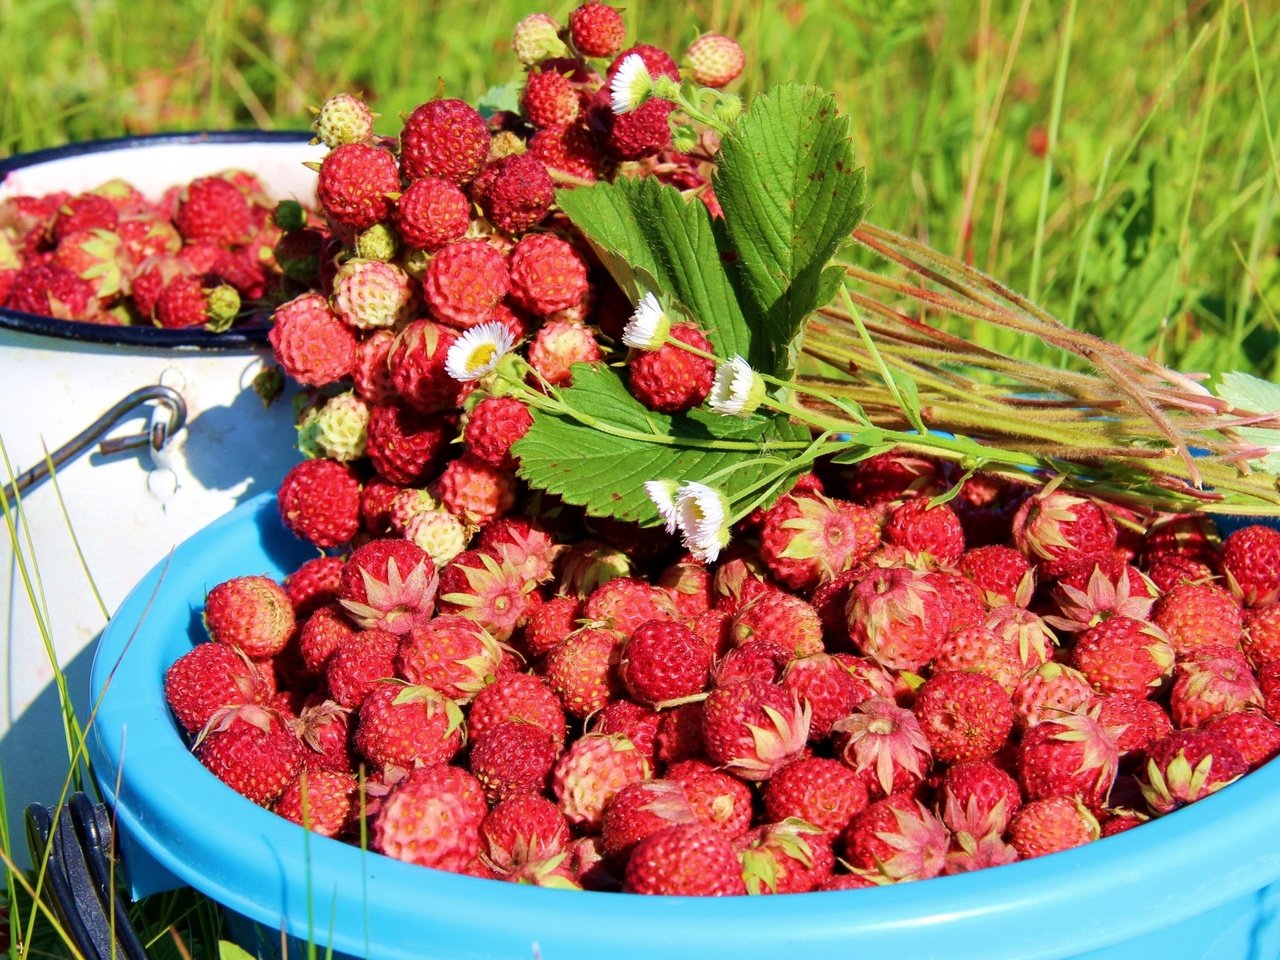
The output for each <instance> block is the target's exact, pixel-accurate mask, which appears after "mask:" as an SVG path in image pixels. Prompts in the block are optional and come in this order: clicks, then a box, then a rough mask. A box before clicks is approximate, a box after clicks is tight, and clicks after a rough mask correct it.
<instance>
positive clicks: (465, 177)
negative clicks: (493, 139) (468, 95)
mask: <svg viewBox="0 0 1280 960" xmlns="http://www.w3.org/2000/svg"><path fill="white" fill-rule="evenodd" d="M489 140H490V138H489V128H488V126H487V125H486V124H485V122H484V117H482V116H481V115H480V113H479V112H478V111H477V110H476V109H475V108H474V107H472V106H471V105H470V104H467V103H465V102H463V101H462V100H431V101H429V102H427V103H424V104H422V105H420V106H418V107H417V108H416V109H415V110H414V111H413V113H411V114H409V116H408V117H407V118H406V119H405V122H404V127H403V128H402V129H401V131H400V169H401V171H402V172H403V174H404V176H405V179H406V180H421V179H422V178H424V177H439V178H441V179H443V180H448V181H449V182H450V183H455V184H457V185H459V186H461V185H462V184H465V183H469V182H470V181H471V179H472V178H473V177H474V176H475V175H476V174H477V173H479V172H480V168H481V167H483V166H484V162H485V159H486V158H487V157H488V156H489Z"/></svg>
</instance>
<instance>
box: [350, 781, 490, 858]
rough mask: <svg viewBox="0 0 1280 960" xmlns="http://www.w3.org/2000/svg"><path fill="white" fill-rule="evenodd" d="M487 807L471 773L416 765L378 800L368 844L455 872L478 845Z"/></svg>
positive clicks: (393, 855)
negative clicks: (371, 834)
mask: <svg viewBox="0 0 1280 960" xmlns="http://www.w3.org/2000/svg"><path fill="white" fill-rule="evenodd" d="M487 812H488V807H487V805H486V804H485V802H484V791H483V790H482V789H481V787H480V783H479V782H478V781H477V780H476V778H475V777H473V776H472V775H471V774H469V773H467V771H465V770H461V769H459V768H457V767H450V766H444V765H443V764H442V765H440V766H435V767H421V768H419V769H417V770H415V771H413V773H412V774H410V775H409V778H408V779H407V780H405V781H403V782H402V783H401V784H400V785H399V786H397V787H396V788H395V789H394V790H393V791H392V792H391V794H390V795H389V796H388V797H387V799H386V800H385V801H384V802H383V804H382V807H381V809H380V810H379V811H378V815H377V817H376V818H375V820H374V823H373V848H374V849H375V850H377V851H379V852H381V853H385V854H386V855H387V856H389V857H395V858H396V859H398V860H406V861H408V862H410V863H417V864H420V865H421V866H424V867H435V868H436V869H437V870H450V871H453V872H455V873H458V872H461V871H462V870H463V869H464V868H465V867H466V865H467V863H468V862H469V861H471V860H472V859H473V858H474V857H475V855H476V854H477V853H478V852H479V850H480V823H481V821H483V820H484V817H485V814H486V813H487Z"/></svg>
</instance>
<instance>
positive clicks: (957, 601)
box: [924, 570, 987, 630]
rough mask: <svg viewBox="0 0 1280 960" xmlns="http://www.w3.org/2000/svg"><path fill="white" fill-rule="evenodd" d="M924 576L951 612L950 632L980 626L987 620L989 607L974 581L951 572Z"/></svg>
mask: <svg viewBox="0 0 1280 960" xmlns="http://www.w3.org/2000/svg"><path fill="white" fill-rule="evenodd" d="M924 576H925V580H926V581H928V582H929V583H931V584H932V585H933V587H934V589H935V590H937V591H938V595H939V596H940V597H942V602H943V603H944V604H945V605H946V607H947V609H948V610H950V611H951V617H950V618H949V619H948V621H947V624H948V627H947V629H948V630H963V629H964V628H966V627H976V626H980V625H981V624H982V623H983V621H985V620H986V619H987V606H986V604H985V603H983V602H982V594H981V593H980V592H979V591H978V588H977V587H976V586H975V585H974V583H973V581H972V580H969V579H968V578H967V577H964V576H962V575H961V574H958V573H952V572H951V571H949V570H930V571H928V572H927V573H926V574H925V575H924Z"/></svg>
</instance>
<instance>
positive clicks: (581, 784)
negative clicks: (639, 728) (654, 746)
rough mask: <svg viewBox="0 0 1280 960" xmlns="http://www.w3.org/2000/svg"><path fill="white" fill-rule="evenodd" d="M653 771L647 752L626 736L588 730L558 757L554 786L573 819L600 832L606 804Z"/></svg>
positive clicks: (585, 827) (557, 796) (569, 817)
mask: <svg viewBox="0 0 1280 960" xmlns="http://www.w3.org/2000/svg"><path fill="white" fill-rule="evenodd" d="M651 773H652V770H651V768H650V767H649V762H648V761H647V760H645V758H644V754H642V753H641V752H640V751H639V750H637V749H636V748H635V744H633V743H632V742H631V741H630V740H628V739H627V738H626V737H623V736H618V735H616V734H613V735H601V734H587V735H585V736H583V737H580V738H579V739H577V740H575V741H574V742H573V743H572V744H570V746H569V748H568V749H567V750H565V752H564V753H563V754H562V755H561V757H560V759H559V760H558V761H556V765H555V768H554V769H553V770H552V774H551V790H552V792H553V793H554V794H555V796H556V802H557V803H558V804H559V806H560V812H561V813H563V814H564V815H565V817H566V818H567V819H568V821H569V823H570V824H572V825H573V826H576V827H579V828H582V829H583V830H585V831H587V832H589V833H595V832H599V829H600V826H601V822H602V820H603V817H604V811H605V808H606V807H607V806H608V805H609V802H610V801H611V800H612V799H613V798H614V797H615V796H616V795H617V794H618V791H620V790H621V789H622V788H623V787H625V786H626V785H627V784H629V783H636V782H639V781H641V780H648V779H649V777H650V775H651Z"/></svg>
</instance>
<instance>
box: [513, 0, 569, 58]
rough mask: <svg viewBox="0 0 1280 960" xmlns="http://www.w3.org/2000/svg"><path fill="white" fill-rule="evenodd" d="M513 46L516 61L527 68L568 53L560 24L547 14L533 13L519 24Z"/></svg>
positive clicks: (514, 35)
mask: <svg viewBox="0 0 1280 960" xmlns="http://www.w3.org/2000/svg"><path fill="white" fill-rule="evenodd" d="M511 46H512V48H513V49H514V50H515V53H516V59H517V60H519V61H520V62H521V63H522V64H523V65H524V66H526V67H532V66H534V65H535V64H538V63H541V62H542V61H543V60H548V59H550V58H551V57H562V56H564V55H565V54H566V53H567V52H568V50H567V48H566V47H565V45H564V41H563V40H561V39H560V24H559V23H557V22H556V20H555V18H554V17H551V16H548V15H547V14H545V13H531V14H529V16H527V17H525V18H524V19H523V20H521V21H520V22H519V23H517V24H516V29H515V33H514V34H513V35H512V38H511Z"/></svg>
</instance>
